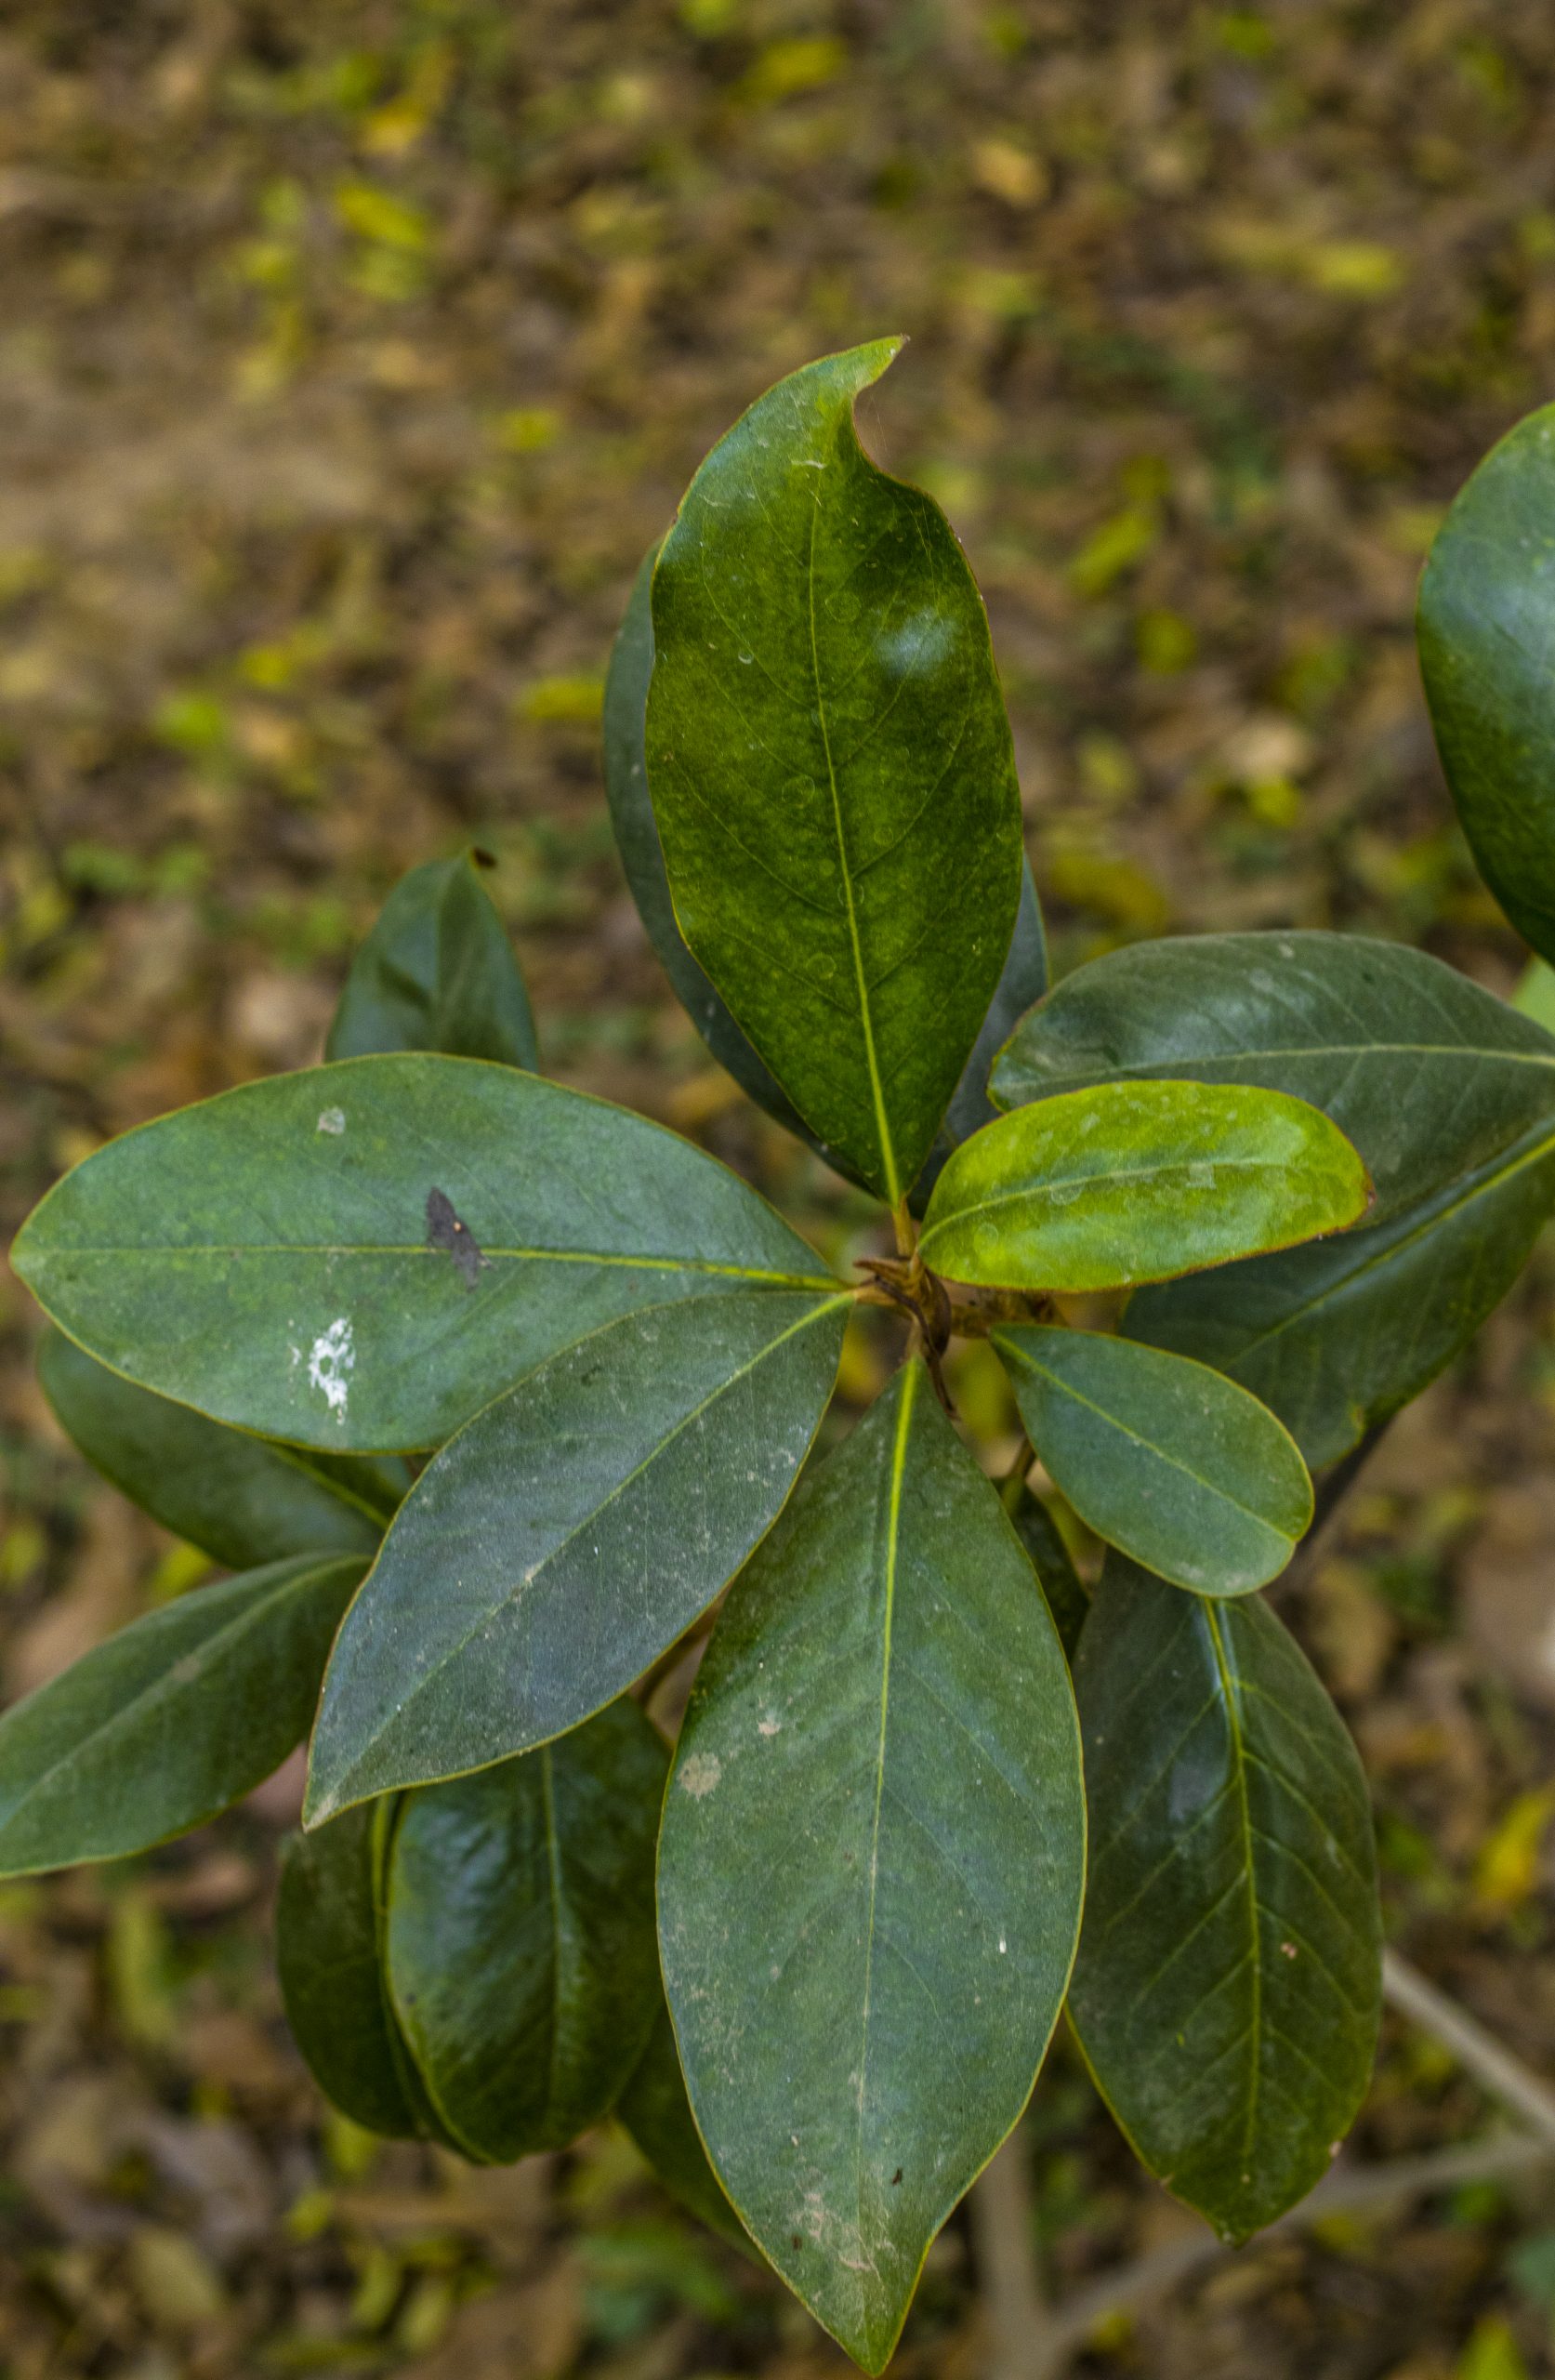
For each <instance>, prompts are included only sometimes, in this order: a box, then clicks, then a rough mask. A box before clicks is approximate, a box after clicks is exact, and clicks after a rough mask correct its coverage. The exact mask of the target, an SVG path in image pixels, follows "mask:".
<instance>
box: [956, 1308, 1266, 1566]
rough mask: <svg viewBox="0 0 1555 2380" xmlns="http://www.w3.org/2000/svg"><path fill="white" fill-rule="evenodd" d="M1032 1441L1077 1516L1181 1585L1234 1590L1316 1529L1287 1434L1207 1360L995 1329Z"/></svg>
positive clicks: (1072, 1335) (1062, 1333) (1102, 1340)
mask: <svg viewBox="0 0 1555 2380" xmlns="http://www.w3.org/2000/svg"><path fill="white" fill-rule="evenodd" d="M994 1344H995V1346H996V1347H997V1349H998V1351H999V1353H1000V1355H1002V1356H1003V1357H1004V1360H1005V1362H1006V1364H1007V1365H1008V1369H1009V1374H1010V1378H1011V1380H1012V1382H1013V1383H1014V1388H1015V1401H1016V1403H1017V1404H1018V1405H1019V1407H1020V1408H1021V1420H1022V1421H1024V1423H1025V1425H1026V1428H1027V1431H1028V1432H1029V1433H1030V1435H1031V1441H1032V1444H1033V1445H1034V1447H1035V1448H1036V1451H1037V1453H1038V1454H1039V1455H1040V1456H1041V1458H1042V1460H1043V1461H1044V1462H1045V1463H1046V1465H1047V1467H1048V1471H1049V1472H1050V1474H1052V1478H1053V1483H1054V1485H1055V1486H1056V1487H1057V1488H1060V1489H1061V1491H1062V1493H1063V1494H1064V1495H1065V1496H1067V1497H1068V1499H1069V1501H1070V1502H1071V1503H1072V1504H1073V1505H1074V1510H1075V1511H1076V1512H1077V1513H1078V1514H1079V1515H1080V1518H1081V1519H1082V1520H1083V1521H1085V1522H1086V1523H1087V1526H1088V1527H1091V1528H1093V1529H1094V1530H1095V1531H1096V1533H1097V1535H1098V1537H1102V1538H1105V1539H1106V1540H1107V1542H1108V1544H1109V1545H1116V1546H1121V1547H1122V1549H1123V1551H1124V1552H1125V1553H1126V1554H1132V1555H1133V1557H1134V1559H1135V1560H1136V1561H1137V1562H1142V1563H1144V1564H1145V1565H1146V1567H1148V1568H1150V1569H1152V1570H1155V1571H1158V1572H1159V1574H1160V1576H1161V1577H1162V1578H1164V1579H1170V1580H1173V1581H1174V1583H1175V1584H1176V1585H1178V1586H1179V1587H1193V1588H1194V1589H1196V1590H1197V1592H1198V1593H1201V1594H1207V1595H1240V1594H1245V1593H1247V1592H1248V1591H1249V1589H1250V1588H1253V1587H1261V1586H1264V1585H1266V1584H1267V1582H1268V1581H1269V1580H1271V1579H1272V1578H1276V1577H1277V1576H1278V1575H1279V1573H1280V1572H1281V1571H1282V1570H1283V1569H1284V1568H1285V1564H1286V1563H1287V1562H1288V1561H1289V1560H1290V1557H1291V1555H1292V1554H1294V1553H1295V1551H1296V1547H1297V1543H1298V1540H1299V1539H1300V1538H1302V1537H1303V1536H1305V1534H1306V1532H1307V1530H1308V1529H1309V1528H1310V1527H1311V1518H1312V1483H1311V1480H1310V1479H1309V1478H1308V1476H1307V1466H1306V1464H1305V1463H1304V1462H1303V1461H1302V1460H1301V1457H1300V1455H1299V1453H1298V1451H1297V1448H1296V1443H1295V1441H1294V1439H1293V1438H1292V1437H1291V1435H1290V1434H1289V1432H1288V1431H1287V1430H1285V1428H1284V1427H1283V1426H1282V1424H1281V1423H1280V1422H1278V1421H1276V1420H1275V1419H1274V1416H1273V1414H1272V1413H1271V1412H1270V1411H1269V1409H1268V1408H1267V1406H1263V1405H1260V1404H1259V1403H1258V1399H1257V1397H1256V1396H1249V1395H1248V1394H1247V1392H1246V1390H1245V1389H1243V1388H1238V1387H1236V1386H1235V1385H1234V1383H1233V1382H1231V1381H1229V1380H1227V1379H1225V1378H1224V1376H1223V1375H1222V1374H1221V1373H1219V1372H1217V1371H1211V1370H1210V1369H1208V1367H1207V1366H1206V1365H1205V1364H1193V1363H1188V1362H1186V1361H1185V1360H1184V1359H1183V1357H1182V1356H1180V1355H1164V1354H1163V1353H1162V1352H1161V1350H1160V1349H1159V1348H1157V1347H1140V1346H1135V1345H1134V1344H1132V1343H1131V1342H1129V1341H1128V1340H1127V1339H1112V1338H1107V1337H1105V1336H1103V1335H1102V1334H1101V1333H1100V1332H1099V1331H1094V1330H1059V1329H1048V1328H1046V1327H1040V1326H1039V1327H1033V1328H1031V1329H1026V1328H1021V1329H1009V1330H998V1331H995V1334H994Z"/></svg>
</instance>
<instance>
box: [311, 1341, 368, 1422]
mask: <svg viewBox="0 0 1555 2380" xmlns="http://www.w3.org/2000/svg"><path fill="white" fill-rule="evenodd" d="M355 1369H356V1349H355V1348H354V1347H353V1346H352V1344H351V1326H350V1323H349V1319H348V1317H347V1316H345V1315H341V1316H340V1317H339V1318H338V1320H337V1321H335V1322H332V1323H331V1324H330V1326H329V1329H327V1330H325V1331H323V1332H322V1333H321V1334H320V1336H319V1337H318V1338H317V1339H315V1340H314V1342H313V1344H312V1348H311V1350H310V1354H309V1357H308V1385H309V1387H310V1388H317V1389H321V1390H322V1391H323V1398H324V1402H325V1404H326V1405H327V1406H328V1407H329V1409H330V1411H331V1412H332V1413H333V1414H334V1415H335V1417H336V1421H344V1420H345V1418H346V1397H347V1395H348V1394H349V1384H348V1382H347V1378H346V1375H347V1373H348V1372H353V1371H354V1370H355Z"/></svg>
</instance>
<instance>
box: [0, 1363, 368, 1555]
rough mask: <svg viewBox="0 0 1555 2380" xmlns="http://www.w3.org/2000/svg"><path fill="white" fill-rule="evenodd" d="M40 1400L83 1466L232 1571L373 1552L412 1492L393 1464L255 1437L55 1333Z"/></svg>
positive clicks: (41, 1368) (41, 1367)
mask: <svg viewBox="0 0 1555 2380" xmlns="http://www.w3.org/2000/svg"><path fill="white" fill-rule="evenodd" d="M38 1378H39V1380H40V1381H41V1382H42V1383H43V1390H44V1395H46V1397H47V1399H48V1401H49V1403H50V1405H51V1406H52V1407H53V1408H54V1411H55V1413H56V1415H57V1416H58V1418H59V1422H60V1425H61V1427H62V1428H63V1429H65V1430H66V1431H67V1432H68V1433H69V1435H71V1437H72V1438H73V1439H74V1441H75V1443H76V1445H77V1446H78V1447H79V1448H80V1449H81V1451H82V1453H83V1454H84V1455H85V1456H86V1460H87V1461H88V1462H91V1463H95V1464H96V1466H97V1468H98V1470H99V1471H100V1472H101V1473H102V1474H103V1476H104V1478H105V1479H111V1480H112V1483H113V1485H114V1487H115V1488H119V1489H121V1490H122V1491H123V1493H124V1494H125V1495H126V1496H128V1497H129V1498H130V1500H131V1501H132V1502H134V1503H137V1504H138V1505H139V1506H140V1508H141V1510H142V1511H143V1512H148V1513H150V1514H151V1515H152V1518H153V1520H159V1521H160V1522H161V1523H162V1525H163V1527H164V1528H170V1529H171V1530H172V1531H173V1534H174V1536H175V1537H181V1538H182V1539H184V1540H185V1541H186V1543H188V1544H190V1545H198V1546H200V1547H201V1548H202V1549H203V1550H204V1552H205V1553H206V1554H210V1555H211V1556H212V1557H213V1559H214V1560H216V1561H217V1562H221V1563H224V1564H225V1565H226V1566H227V1567H228V1568H230V1569H233V1570H241V1569H245V1568H247V1567H249V1566H250V1565H251V1564H253V1563H258V1562H278V1561H280V1560H282V1559H283V1557H284V1556H285V1555H286V1554H309V1553H314V1554H348V1553H361V1554H372V1553H373V1551H374V1550H375V1548H376V1545H377V1542H378V1540H379V1539H380V1538H381V1537H382V1535H383V1533H384V1530H385V1529H386V1528H387V1527H388V1526H389V1520H390V1518H391V1516H392V1514H393V1513H394V1509H395V1507H396V1505H397V1504H398V1503H399V1502H400V1501H401V1499H402V1497H403V1495H404V1493H405V1490H406V1488H408V1487H409V1486H410V1472H409V1469H408V1467H407V1466H406V1465H405V1464H404V1463H403V1462H402V1461H400V1460H399V1459H398V1458H397V1457H395V1456H383V1457H378V1458H376V1459H375V1458H371V1457H368V1456H365V1455H329V1454H318V1453H314V1452H313V1451H311V1450H310V1449H308V1448H302V1447H283V1446H278V1445H276V1443H275V1442H274V1440H273V1439H270V1438H254V1437H250V1436H248V1435H247V1434H246V1433H245V1432H244V1431H242V1430H231V1429H229V1428H227V1426H226V1425H225V1423H223V1422H220V1421H207V1420H206V1418H205V1416H204V1414H203V1413H195V1412H192V1411H191V1408H189V1407H188V1406H187V1405H175V1404H174V1403H173V1401H172V1399H171V1398H170V1397H166V1396H154V1395H152V1392H151V1390H150V1389H149V1388H137V1387H136V1385H135V1382H133V1381H128V1380H125V1378H124V1377H123V1375H122V1374H121V1373H119V1372H111V1371H110V1370H109V1369H108V1367H107V1365H106V1364H99V1362H97V1360H96V1359H95V1357H93V1356H91V1355H86V1353H85V1351H84V1350H83V1349H82V1348H80V1347H77V1346H76V1345H74V1344H73V1342H72V1341H71V1340H69V1339H67V1338H66V1337H65V1335H64V1333H63V1331H60V1330H49V1331H47V1332H46V1334H45V1336H44V1339H43V1342H42V1344H41V1345H40V1346H39V1349H38Z"/></svg>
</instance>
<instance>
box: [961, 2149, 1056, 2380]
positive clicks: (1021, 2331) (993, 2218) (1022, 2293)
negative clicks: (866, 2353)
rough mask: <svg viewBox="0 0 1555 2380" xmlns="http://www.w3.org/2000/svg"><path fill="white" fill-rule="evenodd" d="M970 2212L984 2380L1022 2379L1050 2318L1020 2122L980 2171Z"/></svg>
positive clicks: (1042, 2346)
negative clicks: (1035, 2248) (984, 2336)
mask: <svg viewBox="0 0 1555 2380" xmlns="http://www.w3.org/2000/svg"><path fill="white" fill-rule="evenodd" d="M969 2214H970V2215H971V2224H972V2244H973V2248H974V2251H975V2253H976V2256H977V2272H978V2281H979V2284H980V2286H981V2288H982V2303H983V2308H984V2312H985V2314H986V2318H987V2332H988V2347H987V2360H986V2362H985V2364H984V2366H983V2371H984V2375H985V2380H1026V2375H1027V2374H1028V2373H1030V2372H1031V2371H1032V2369H1033V2367H1034V2363H1035V2364H1036V2367H1037V2368H1040V2361H1041V2359H1042V2358H1043V2356H1044V2355H1045V2354H1046V2353H1047V2352H1048V2332H1049V2328H1050V2318H1049V2315H1048V2305H1047V2300H1046V2299H1045V2298H1044V2296H1043V2294H1042V2288H1041V2284H1040V2283H1039V2281H1038V2280H1037V2277H1036V2266H1035V2262H1034V2257H1033V2254H1032V2192H1031V2174H1030V2171H1029V2169H1028V2167H1027V2163H1026V2151H1025V2135H1024V2130H1023V2127H1022V2126H1021V2125H1020V2124H1017V2126H1016V2128H1015V2130H1014V2131H1013V2132H1012V2133H1011V2134H1010V2135H1009V2138H1008V2140H1007V2141H1006V2142H1005V2144H1004V2146H1003V2148H1002V2149H998V2150H997V2151H996V2153H995V2156H994V2159H993V2162H991V2163H990V2164H987V2165H985V2166H984V2167H983V2169H982V2173H981V2174H980V2175H978V2178H977V2180H976V2182H975V2183H974V2184H973V2186H972V2194H971V2199H970V2202H969Z"/></svg>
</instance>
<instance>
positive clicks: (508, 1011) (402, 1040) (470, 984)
mask: <svg viewBox="0 0 1555 2380" xmlns="http://www.w3.org/2000/svg"><path fill="white" fill-rule="evenodd" d="M380 1050H441V1051H443V1052H444V1054H445V1055H446V1056H448V1057H450V1058H490V1059H493V1060H494V1061H495V1062H496V1063H497V1064H500V1065H507V1066H527V1067H529V1068H531V1069H533V1068H534V1067H537V1066H538V1065H539V1063H540V1056H539V1051H537V1049H536V1048H535V1043H534V1016H533V1014H532V1013H531V1011H530V1006H529V994H528V993H527V992H526V991H525V989H524V983H523V977H522V976H521V974H520V972H519V969H518V962H517V960H516V959H514V957H513V951H512V946H511V945H510V944H509V942H508V940H507V932H506V930H505V928H504V926H503V923H502V920H501V919H500V918H499V917H498V916H497V913H496V911H495V910H494V908H493V906H492V905H491V902H490V900H489V899H488V897H487V894H486V892H485V888H484V887H483V885H482V884H481V879H480V878H479V876H478V875H477V873H476V863H475V860H474V857H473V855H472V854H471V853H468V852H461V853H459V855H458V857H457V858H456V859H434V860H428V863H427V865H426V866H424V867H413V868H412V869H411V871H410V874H409V875H408V876H402V878H401V879H400V881H399V883H398V884H397V885H396V886H395V887H394V890H393V892H392V893H390V894H389V898H388V900H387V901H386V902H385V903H384V905H383V908H382V910H381V911H380V912H379V915H378V919H377V922H376V925H375V926H374V928H373V930H372V932H371V933H369V935H368V936H367V939H366V941H365V942H364V943H363V944H362V947H361V949H360V950H359V951H358V952H357V954H356V957H355V958H354V959H352V961H351V969H350V973H349V975H348V976H347V978H346V984H345V989H344V990H343V991H342V993H341V995H340V1005H339V1007H338V1008H337V1009H336V1012H335V1021H334V1023H333V1024H332V1025H331V1026H330V1028H329V1039H328V1040H327V1042H326V1043H325V1044H324V1055H325V1056H326V1057H328V1058H364V1057H367V1056H368V1055H370V1054H371V1053H372V1052H373V1051H380Z"/></svg>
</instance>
